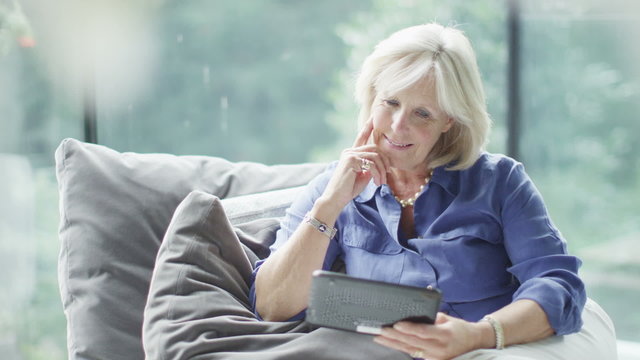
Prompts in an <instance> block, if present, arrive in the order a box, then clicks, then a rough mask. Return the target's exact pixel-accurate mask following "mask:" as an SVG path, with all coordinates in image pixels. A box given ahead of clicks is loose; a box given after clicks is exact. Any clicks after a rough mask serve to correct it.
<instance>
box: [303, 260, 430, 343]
mask: <svg viewBox="0 0 640 360" xmlns="http://www.w3.org/2000/svg"><path fill="white" fill-rule="evenodd" d="M441 298H442V294H441V292H440V291H439V290H438V289H435V288H420V287H413V286H406V285H397V284H390V283H385V282H380V281H374V280H367V279H360V278H355V277H351V276H348V275H345V274H341V273H335V272H329V271H322V270H319V271H316V272H314V274H313V281H312V283H311V292H310V294H309V307H308V309H307V315H306V320H307V322H309V323H311V324H313V325H317V326H324V327H330V328H334V329H342V330H349V331H355V332H360V333H365V334H373V335H378V334H380V333H381V331H382V328H383V327H385V326H391V325H393V324H394V323H396V322H398V321H401V320H404V321H413V322H420V323H427V324H433V322H434V321H435V318H436V314H437V313H438V309H439V308H440V300H441Z"/></svg>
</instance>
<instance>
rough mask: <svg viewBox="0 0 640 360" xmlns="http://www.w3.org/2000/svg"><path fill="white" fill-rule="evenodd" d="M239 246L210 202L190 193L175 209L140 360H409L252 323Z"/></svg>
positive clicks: (322, 335)
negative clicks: (144, 358)
mask: <svg viewBox="0 0 640 360" xmlns="http://www.w3.org/2000/svg"><path fill="white" fill-rule="evenodd" d="M263 220H269V219H263ZM271 221H273V219H271ZM254 226H255V224H254ZM249 227H250V226H249ZM254 230H255V229H254ZM248 232H251V233H254V232H255V231H253V230H251V229H249V231H248ZM246 240H247V238H246V237H240V236H237V232H236V230H235V229H234V227H233V225H232V224H231V223H230V222H229V220H228V219H227V217H226V214H225V211H224V209H223V206H222V203H221V202H220V200H218V199H217V198H216V197H214V196H212V195H209V194H205V193H203V192H199V191H195V192H192V193H191V194H189V196H187V198H186V199H185V200H184V201H183V202H182V203H181V204H180V206H179V207H178V209H177V210H176V212H175V214H174V216H173V219H172V220H171V224H170V225H169V229H168V230H167V233H166V235H165V238H164V240H163V243H162V246H161V247H160V251H159V252H158V258H157V260H156V265H155V269H154V271H153V279H152V281H151V288H150V291H149V298H148V301H147V304H146V307H145V316H144V327H143V334H144V349H145V351H146V355H147V359H170V360H178V359H208V360H214V359H226V360H255V359H260V360H276V359H277V360H293V359H314V360H330V359H331V360H338V359H340V360H351V359H353V360H359V359H385V360H387V359H409V357H408V356H407V355H406V354H403V353H400V352H398V351H395V350H391V349H388V348H384V347H382V346H379V345H377V344H375V343H374V342H373V340H372V337H371V336H367V335H361V334H354V333H347V332H343V331H339V330H330V329H317V330H314V331H312V332H310V333H307V332H309V331H311V330H313V329H312V328H311V327H310V326H308V325H306V324H305V323H304V322H265V321H258V320H256V319H255V317H254V315H253V313H252V312H251V310H250V307H249V299H248V298H247V293H248V286H249V283H250V281H251V276H252V275H251V272H252V269H253V266H252V264H251V261H250V259H249V257H248V256H247V253H248V252H249V253H250V251H248V250H247V248H246V247H244V246H243V245H242V244H243V243H244V242H245V241H246Z"/></svg>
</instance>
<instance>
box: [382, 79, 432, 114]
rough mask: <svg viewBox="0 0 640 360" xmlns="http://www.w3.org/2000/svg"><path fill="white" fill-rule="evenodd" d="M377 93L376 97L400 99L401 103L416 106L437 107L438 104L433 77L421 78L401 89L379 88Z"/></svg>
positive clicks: (393, 87)
mask: <svg viewBox="0 0 640 360" xmlns="http://www.w3.org/2000/svg"><path fill="white" fill-rule="evenodd" d="M380 85H383V84H380ZM377 92H378V96H382V97H397V98H401V99H402V100H403V101H405V102H410V103H411V104H414V105H417V106H428V107H437V104H438V99H437V93H436V84H435V80H434V78H433V76H425V77H422V78H421V79H419V80H418V81H416V82H414V83H413V84H410V85H408V86H405V87H404V88H401V89H398V88H397V86H380V88H379V89H377Z"/></svg>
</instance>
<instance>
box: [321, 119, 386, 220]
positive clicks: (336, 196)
mask: <svg viewBox="0 0 640 360" xmlns="http://www.w3.org/2000/svg"><path fill="white" fill-rule="evenodd" d="M372 132H373V121H372V120H371V119H370V120H369V121H367V122H366V123H365V125H364V127H363V128H362V130H361V131H360V133H359V134H358V136H357V137H356V140H355V141H354V143H353V146H352V147H350V148H348V149H345V150H343V151H342V154H341V156H340V160H339V162H338V165H337V166H336V170H335V171H334V173H333V176H332V177H331V180H329V184H328V185H327V187H326V189H325V191H324V193H323V197H324V198H325V199H328V200H330V201H331V203H333V204H334V205H335V206H336V207H339V208H340V210H342V208H344V206H346V205H347V203H349V201H351V200H352V199H353V198H355V197H356V196H357V195H358V194H360V192H362V190H364V188H365V186H366V185H367V184H368V183H369V181H370V180H371V178H373V181H374V182H375V184H376V185H381V184H386V183H387V172H388V171H389V168H390V163H389V159H388V158H387V157H386V156H385V155H384V154H382V153H381V152H380V151H379V150H378V147H377V145H375V144H368V140H369V137H370V136H371V133H372ZM366 162H368V163H369V165H370V166H369V169H368V170H363V168H362V165H363V163H366Z"/></svg>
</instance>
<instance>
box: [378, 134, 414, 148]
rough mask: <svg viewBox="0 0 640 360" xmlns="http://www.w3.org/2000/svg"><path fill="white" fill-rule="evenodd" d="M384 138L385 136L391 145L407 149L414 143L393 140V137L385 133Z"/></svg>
mask: <svg viewBox="0 0 640 360" xmlns="http://www.w3.org/2000/svg"><path fill="white" fill-rule="evenodd" d="M384 138H385V140H387V142H388V143H389V144H390V145H391V146H393V147H396V148H401V149H406V148H408V147H410V146H411V145H413V144H401V143H397V142H394V141H392V140H391V139H389V138H388V137H387V135H384Z"/></svg>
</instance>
